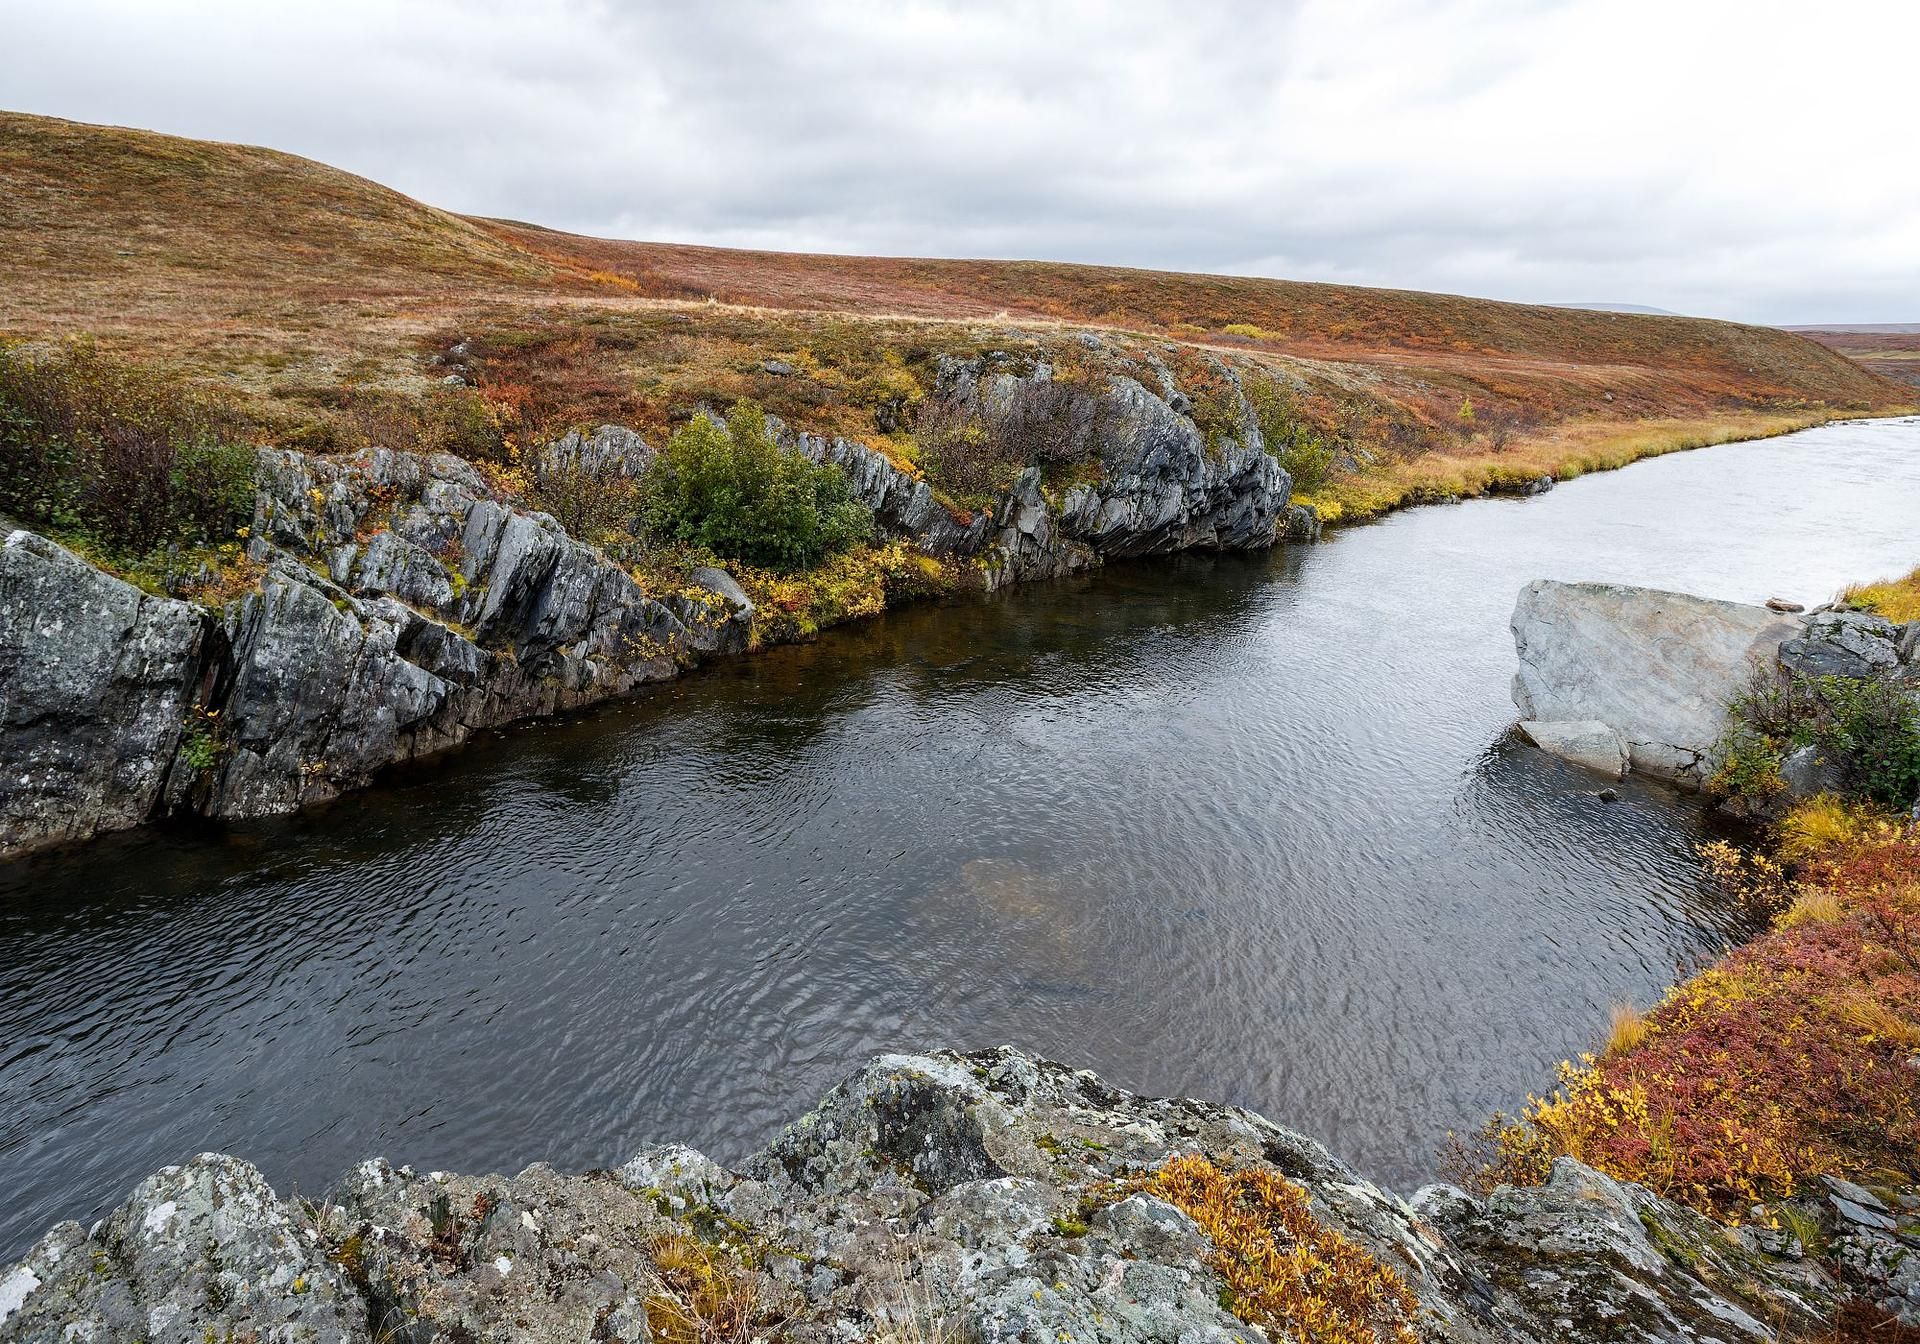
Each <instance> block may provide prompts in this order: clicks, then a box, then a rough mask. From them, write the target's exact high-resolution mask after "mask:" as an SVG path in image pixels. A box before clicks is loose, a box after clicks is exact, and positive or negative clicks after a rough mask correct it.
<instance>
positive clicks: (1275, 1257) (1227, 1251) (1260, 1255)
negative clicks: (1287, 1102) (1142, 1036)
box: [1139, 1153, 1419, 1344]
mask: <svg viewBox="0 0 1920 1344" xmlns="http://www.w3.org/2000/svg"><path fill="white" fill-rule="evenodd" d="M1139 1188H1141V1189H1143V1190H1145V1191H1147V1192H1148V1193H1149V1194H1153V1195H1157V1196H1159V1197H1160V1198H1161V1199H1164V1200H1166V1201H1167V1202H1168V1203H1169V1204H1172V1205H1174V1206H1175V1207H1177V1208H1179V1209H1180V1210H1181V1211H1183V1212H1184V1213H1185V1214H1186V1215H1187V1216H1188V1217H1190V1218H1192V1219H1193V1220H1194V1222H1196V1223H1198V1224H1199V1225H1200V1230H1201V1231H1203V1232H1205V1233H1206V1234H1207V1238H1208V1240H1210V1241H1211V1242H1212V1243H1213V1247H1214V1249H1213V1254H1212V1255H1211V1256H1209V1257H1208V1260H1207V1263H1208V1265H1209V1266H1211V1268H1212V1269H1213V1271H1214V1272H1215V1273H1217V1274H1218V1275H1219V1276H1220V1277H1221V1278H1222V1279H1223V1280H1225V1281H1226V1285H1227V1291H1228V1293H1229V1294H1230V1298H1229V1300H1228V1301H1226V1302H1225V1303H1224V1304H1223V1305H1225V1306H1226V1307H1227V1309H1228V1310H1230V1311H1232V1312H1233V1313H1234V1314H1235V1315H1236V1316H1238V1317H1240V1319H1242V1320H1244V1321H1246V1322H1247V1323H1249V1324H1251V1325H1257V1326H1259V1327H1261V1328H1262V1329H1264V1330H1267V1331H1269V1332H1276V1333H1277V1332H1285V1334H1286V1335H1287V1336H1288V1337H1297V1338H1299V1339H1302V1340H1306V1341H1309V1344H1414V1341H1415V1340H1417V1339H1418V1336H1417V1335H1416V1334H1415V1333H1414V1329H1413V1318H1414V1313H1415V1311H1416V1309H1417V1307H1418V1305H1419V1304H1418V1302H1417V1301H1416V1300H1415V1298H1414V1296H1413V1292H1412V1290H1410V1289H1409V1288H1408V1287H1407V1285H1406V1281H1405V1280H1403V1279H1402V1278H1401V1277H1400V1276H1399V1275H1398V1274H1396V1273H1394V1271H1393V1270H1391V1269H1389V1268H1387V1267H1386V1266H1385V1265H1382V1264H1381V1263H1380V1262H1379V1261H1377V1260H1375V1259H1374V1258H1373V1257H1372V1256H1371V1255H1369V1254H1368V1253H1367V1252H1366V1250H1365V1249H1364V1248H1362V1247H1361V1246H1360V1245H1359V1244H1358V1243H1356V1242H1354V1241H1352V1240H1350V1239H1349V1238H1347V1237H1345V1236H1343V1235H1341V1234H1340V1233H1339V1232H1336V1231H1334V1230H1333V1229H1332V1228H1330V1227H1327V1226H1326V1225H1325V1224H1323V1223H1321V1222H1320V1220H1319V1219H1317V1218H1315V1217H1314V1216H1313V1213H1312V1211H1311V1209H1310V1207H1309V1204H1308V1199H1307V1192H1306V1191H1305V1190H1303V1189H1301V1188H1300V1187H1299V1186H1297V1185H1295V1184H1294V1183H1293V1182H1291V1181H1289V1180H1287V1179H1285V1178H1284V1177H1282V1176H1280V1175H1278V1174H1276V1173H1274V1172H1271V1171H1264V1170H1258V1169H1256V1170H1251V1171H1236V1172H1227V1171H1222V1170H1221V1169H1220V1168H1219V1167H1216V1166H1215V1165H1214V1164H1213V1162H1212V1161H1211V1160H1209V1159H1208V1158H1206V1157H1203V1156H1201V1155H1200V1154H1198V1153H1194V1154H1187V1155H1183V1156H1180V1157H1175V1158H1171V1159H1169V1160H1168V1162H1167V1164H1166V1165H1165V1166H1163V1167H1161V1168H1160V1170H1159V1171H1157V1172H1155V1173H1154V1174H1153V1175H1152V1176H1150V1177H1148V1178H1146V1179H1145V1180H1144V1181H1142V1182H1141V1183H1140V1187H1139Z"/></svg>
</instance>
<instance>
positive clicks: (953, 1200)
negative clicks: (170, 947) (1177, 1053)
mask: <svg viewBox="0 0 1920 1344" xmlns="http://www.w3.org/2000/svg"><path fill="white" fill-rule="evenodd" d="M1193 1153H1198V1154H1204V1155H1206V1156H1208V1157H1209V1158H1210V1159H1211V1160H1213V1161H1214V1162H1215V1163H1217V1164H1218V1165H1219V1166H1221V1167H1223V1168H1232V1169H1245V1168H1254V1169H1258V1170H1263V1171H1266V1172H1269V1173H1272V1174H1274V1175H1276V1176H1279V1177H1282V1178H1284V1179H1285V1180H1287V1181H1289V1182H1291V1183H1293V1184H1294V1185H1296V1186H1297V1187H1298V1188H1299V1189H1300V1190H1301V1191H1302V1192H1304V1194H1305V1196H1306V1198H1307V1200H1308V1207H1309V1209H1310V1211H1311V1213H1312V1215H1313V1217H1314V1218H1315V1219H1316V1220H1317V1221H1318V1222H1319V1223H1320V1224H1321V1225H1322V1226H1323V1227H1325V1228H1327V1229H1330V1230H1332V1231H1334V1232H1337V1233H1338V1234H1339V1235H1340V1236H1342V1237H1344V1238H1346V1239H1348V1240H1349V1241H1350V1242H1351V1243H1353V1244H1354V1245H1356V1246H1357V1247H1359V1248H1360V1249H1361V1250H1363V1251H1364V1252H1365V1253H1366V1254H1368V1255H1370V1256H1371V1257H1372V1258H1373V1259H1374V1260H1375V1261H1376V1262H1378V1263H1379V1264H1380V1265H1383V1266H1385V1267H1386V1268H1388V1269H1390V1270H1391V1271H1392V1272H1393V1273H1394V1274H1396V1275H1397V1276H1398V1277H1399V1278H1400V1279H1401V1280H1402V1281H1403V1282H1404V1284H1405V1285H1406V1287H1407V1289H1408V1290H1409V1292H1410V1293H1411V1294H1412V1297H1413V1298H1414V1300H1415V1301H1416V1302H1417V1304H1418V1310H1417V1312H1416V1313H1415V1314H1414V1315H1413V1316H1412V1317H1411V1319H1409V1320H1406V1321H1405V1324H1406V1326H1407V1328H1408V1330H1409V1331H1410V1333H1411V1335H1412V1336H1413V1337H1417V1338H1419V1339H1423V1340H1435V1341H1463V1342H1465V1341H1474V1342H1480V1341H1495V1340H1500V1341H1509V1340H1511V1341H1541V1342H1542V1344H1545V1342H1546V1341H1552V1342H1553V1344H1587V1342H1588V1341H1594V1342H1595V1344H1597V1342H1598V1341H1602V1340H1606V1341H1620V1340H1631V1341H1647V1342H1648V1344H1652V1342H1653V1341H1670V1340H1681V1339H1686V1340H1695V1341H1722V1342H1724V1344H1733V1342H1734V1341H1742V1342H1745V1341H1760V1340H1767V1339H1771V1338H1773V1332H1774V1330H1776V1329H1780V1328H1787V1329H1799V1328H1805V1327H1807V1326H1810V1325H1811V1324H1812V1323H1814V1322H1815V1321H1817V1320H1819V1319H1820V1318H1821V1317H1822V1316H1823V1315H1824V1314H1825V1313H1827V1312H1828V1311H1830V1309H1831V1307H1832V1304H1833V1302H1834V1301H1835V1299H1836V1297H1838V1296H1839V1295H1840V1294H1841V1293H1842V1292H1843V1291H1844V1290H1843V1288H1842V1285H1841V1284H1839V1283H1838V1282H1837V1281H1836V1280H1835V1279H1834V1278H1832V1277H1831V1276H1830V1275H1829V1274H1828V1273H1827V1272H1826V1271H1824V1270H1822V1269H1820V1268H1817V1267H1816V1266H1814V1265H1813V1264H1812V1263H1811V1262H1809V1261H1805V1260H1799V1259H1794V1258H1789V1255H1788V1253H1787V1252H1788V1250H1790V1249H1797V1248H1779V1250H1780V1253H1777V1254H1776V1253H1775V1252H1774V1251H1772V1250H1769V1249H1767V1248H1766V1246H1764V1245H1761V1244H1760V1242H1759V1239H1757V1238H1752V1237H1747V1236H1743V1234H1741V1233H1738V1232H1731V1231H1728V1230H1727V1229H1725V1228H1721V1227H1719V1226H1717V1225H1715V1224H1713V1223H1710V1222H1708V1221H1707V1220H1706V1219H1704V1218H1701V1217H1700V1216H1698V1215H1696V1214H1694V1213H1692V1212H1690V1211H1688V1210H1686V1209H1683V1208H1680V1207H1678V1206H1676V1205H1673V1204H1671V1203H1669V1202H1667V1201H1666V1200H1663V1199H1661V1198H1659V1197H1658V1196H1656V1195H1654V1194H1652V1193H1651V1192H1649V1191H1646V1190H1644V1189H1641V1188H1639V1187H1636V1186H1632V1185H1626V1184H1623V1183H1620V1182H1616V1181H1612V1180H1609V1179H1608V1178H1606V1177H1604V1176H1602V1175H1600V1174H1599V1173H1597V1172H1594V1171H1592V1170H1590V1169H1588V1168H1586V1167H1582V1166H1580V1165H1579V1164H1578V1163H1574V1162H1571V1161H1567V1160H1563V1161H1561V1162H1560V1163H1559V1164H1558V1165H1557V1166H1556V1167H1555V1169H1554V1172H1553V1178H1552V1180H1551V1181H1550V1182H1549V1183H1548V1185H1546V1186H1545V1187H1543V1188H1541V1189H1505V1188H1503V1189H1502V1190H1500V1191H1498V1192H1496V1193H1495V1194H1494V1195H1493V1196H1492V1197H1491V1198H1489V1199H1486V1200H1478V1199H1474V1198H1472V1197H1470V1196H1467V1195H1465V1194H1463V1193H1461V1192H1460V1191H1458V1190H1454V1189H1452V1188H1450V1187H1429V1188H1428V1189H1426V1190H1424V1191H1422V1192H1420V1193H1419V1194H1418V1195H1416V1196H1415V1197H1414V1199H1413V1200H1412V1202H1411V1203H1409V1202H1406V1201H1403V1200H1401V1199H1399V1198H1398V1197H1396V1196H1394V1195H1393V1194H1391V1193H1390V1192H1388V1191H1385V1190H1382V1189H1380V1188H1379V1187H1377V1186H1375V1185H1373V1184H1371V1183H1370V1182H1368V1181H1367V1180H1365V1179H1364V1178H1363V1177H1361V1176H1359V1175H1358V1174H1357V1173H1355V1172H1354V1171H1353V1170H1352V1169H1351V1168H1349V1167H1347V1166H1346V1165H1345V1164H1343V1163H1342V1162H1340V1161H1339V1160H1338V1159H1337V1158H1335V1157H1333V1156H1332V1155H1331V1154H1330V1153H1328V1152H1327V1151H1326V1150H1325V1149H1324V1148H1322V1147H1321V1146H1320V1145H1319V1144H1317V1143H1315V1142H1314V1141H1313V1140H1311V1139H1309V1138H1306V1137H1305V1136H1303V1135H1300V1134H1297V1133H1294V1132H1292V1131H1290V1130H1287V1129H1284V1128H1282V1127H1280V1126H1278V1125H1275V1124H1273V1123H1271V1122H1270V1121H1268V1120H1266V1119H1264V1118H1262V1117H1260V1116H1258V1115H1255V1114H1254V1113H1252V1112H1250V1111H1245V1110H1241V1109H1239V1108H1236V1107H1230V1106H1221V1105H1214V1104H1211V1103H1206V1102H1200V1101H1193V1100H1157V1099H1152V1098H1145V1097H1139V1096H1134V1095H1131V1094H1129V1093H1126V1092H1124V1091H1121V1090H1120V1089H1117V1088H1114V1087H1112V1086H1110V1085H1109V1084H1107V1083H1105V1082H1104V1081H1102V1080H1101V1079H1100V1078H1098V1077H1097V1076H1095V1075H1094V1074H1091V1073H1088V1072H1085V1071H1083V1070H1082V1071H1076V1070H1072V1069H1068V1068H1065V1067H1062V1066H1060V1065H1057V1064H1053V1063H1049V1062H1047V1061H1045V1060H1041V1059H1036V1058H1034V1057H1033V1056H1031V1055H1027V1054H1024V1053H1021V1052H1019V1051H1014V1050H993V1051H983V1052H979V1053H975V1054H969V1055H956V1054H947V1053H938V1054H931V1055H891V1056H885V1057H882V1058H880V1059H877V1060H875V1061H874V1062H873V1063H871V1064H869V1065H868V1066H867V1067H865V1068H863V1069H861V1070H860V1071H859V1072H858V1073H856V1074H855V1075H854V1076H853V1077H851V1078H849V1079H848V1080H847V1081H846V1082H844V1083H842V1084H841V1085H840V1086H839V1087H837V1088H835V1089H834V1090H833V1092H832V1093H830V1094H829V1095H828V1096H827V1098H826V1099H825V1100H824V1101H823V1102H822V1103H821V1104H820V1105H819V1106H818V1107H817V1108H816V1109H815V1110H814V1111H813V1112H812V1113H811V1114H809V1115H807V1116H806V1117H805V1118H803V1119H801V1120H800V1121H798V1122H796V1123H795V1124H793V1125H791V1126H790V1127H789V1128H788V1129H787V1130H786V1131H785V1132H784V1133H782V1134H781V1135H780V1136H779V1137H778V1138H777V1139H775V1140H774V1141H773V1143H771V1144H770V1145H769V1146H768V1147H767V1148H766V1149H764V1150H763V1151H762V1152H760V1153H759V1154H757V1155H756V1156H754V1157H753V1158H751V1159H749V1160H748V1161H747V1162H745V1163H744V1164H742V1166H741V1167H740V1168H738V1169H737V1170H729V1169H727V1168H724V1167H722V1166H720V1165H718V1164H716V1163H714V1162H712V1161H710V1160H708V1159H707V1158H705V1157H703V1156H701V1155H700V1154H698V1153H696V1152H693V1151H692V1150H690V1149H687V1148H683V1147H677V1146H665V1147H656V1148H650V1149H647V1150H646V1151H644V1152H642V1153H640V1154H638V1155H637V1156H636V1157H634V1158H633V1159H632V1160H631V1161H629V1162H628V1163H626V1164H625V1165H624V1166H623V1167H621V1168H620V1169H619V1170H618V1171H611V1172H596V1173H589V1174H586V1175H580V1176H568V1175H562V1174H560V1173H558V1172H556V1171H554V1170H553V1169H551V1168H549V1167H546V1166H544V1165H535V1166H532V1167H529V1168H527V1169H526V1170H525V1171H522V1172H521V1173H520V1174H519V1175H517V1176H513V1177H501V1176H479V1177H469V1176H456V1175H449V1174H445V1173H419V1172H415V1171H412V1170H410V1169H407V1168H398V1169H396V1168H394V1167H392V1166H390V1165H388V1164H387V1163H385V1162H379V1161H374V1162H368V1163H365V1164H363V1165H361V1166H360V1167H358V1168H356V1169H355V1170H354V1171H353V1172H351V1173H350V1174H349V1175H348V1176H347V1177H346V1178H345V1179H344V1180H343V1181H342V1182H341V1183H340V1184H339V1185H338V1186H337V1187H336V1188H335V1190H334V1191H333V1193H332V1194H331V1195H330V1196H329V1197H328V1198H327V1199H326V1200H324V1201H321V1202H319V1203H306V1202H281V1201H277V1200H275V1199H274V1198H273V1197H272V1195H271V1192H269V1191H267V1189H266V1186H265V1183H264V1181H262V1180H261V1178H260V1176H259V1174H258V1173H257V1172H255V1171H253V1169H252V1168H250V1167H247V1166H246V1165H245V1164H244V1163H241V1162H238V1161H236V1160H234V1159H232V1158H226V1157H220V1156H218V1155H204V1156H202V1157H200V1158H196V1159H195V1160H194V1161H192V1162H189V1163H187V1164H185V1165H184V1166H181V1167H174V1168H168V1169H166V1170H165V1171H162V1172H161V1173H159V1174H158V1175H157V1176H155V1177H153V1178H152V1179H150V1180H149V1181H148V1182H146V1183H144V1184H143V1185H142V1186H141V1187H140V1189H139V1190H138V1191H136V1192H135V1195H134V1197H133V1199H132V1200H131V1201H130V1202H129V1203H128V1204H127V1205H126V1206H125V1207H123V1208H122V1209H121V1210H120V1211H118V1212H116V1213H115V1214H114V1215H112V1216H111V1217H110V1218H108V1219H107V1220H106V1221H105V1223H103V1224H102V1225H101V1226H100V1227H99V1228H97V1229H96V1230H95V1231H94V1232H93V1233H91V1234H88V1233H86V1232H83V1231H82V1230H81V1229H80V1228H79V1227H78V1226H77V1225H76V1224H70V1223H69V1224H64V1225H62V1226H60V1227H57V1228H55V1229H54V1230H53V1231H52V1232H50V1233H49V1234H48V1235H47V1236H46V1237H45V1238H44V1239H43V1240H42V1241H41V1242H40V1243H39V1244H38V1245H36V1246H35V1247H34V1248H33V1250H32V1251H31V1252H30V1253H29V1254H28V1256H27V1258H26V1259H25V1260H24V1261H22V1262H21V1263H20V1264H18V1265H15V1266H13V1267H11V1268H9V1269H7V1270H5V1271H0V1341H3V1342H4V1344H15V1342H16V1341H35V1344H38V1342H39V1341H53V1340H64V1339H69V1338H76V1339H89V1338H90V1339H108V1338H131V1337H135V1336H132V1335H127V1334H116V1333H115V1331H116V1330H122V1331H124V1330H127V1329H140V1330H144V1331H145V1334H144V1336H141V1337H145V1338H150V1339H152V1340H155V1341H167V1342H169V1344H172V1342H173V1341H178V1342H179V1344H186V1341H189V1340H191V1341H195V1344H198V1341H201V1340H203V1339H205V1338H215V1339H225V1338H229V1337H232V1338H246V1337H257V1338H260V1339H272V1340H289V1341H291V1340H300V1341H306V1340H313V1341H333V1340H340V1341H353V1342H354V1344H358V1342H359V1341H366V1340H372V1339H375V1338H379V1339H382V1340H386V1341H399V1342H403V1344H425V1342H426V1341H430V1340H447V1339H460V1340H469V1341H476V1342H485V1344H494V1342H496V1341H499V1342H504V1341H508V1340H513V1341H522V1340H532V1341H547V1340H554V1341H557V1340H584V1339H595V1340H626V1341H642V1340H648V1339H653V1338H660V1337H662V1335H663V1334H666V1335H667V1336H668V1337H674V1336H673V1331H674V1330H675V1329H682V1330H684V1331H685V1332H686V1333H687V1334H688V1335H689V1336H690V1337H702V1338H705V1337H710V1336H711V1337H716V1338H718V1337H726V1338H736V1337H738V1338H746V1337H748V1336H749V1335H753V1336H756V1337H758V1336H759V1335H761V1334H765V1333H769V1332H772V1331H774V1330H776V1329H777V1330H778V1332H779V1333H780V1335H781V1336H782V1337H783V1338H786V1339H790V1340H794V1341H800V1342H801V1344H809V1342H815V1341H817V1342H819V1344H825V1342H826V1341H840V1340H852V1339H872V1338H880V1337H895V1338H918V1339H932V1338H957V1337H966V1338H975V1339H979V1340H982V1341H993V1342H998V1341H1014V1340H1020V1341H1034V1342H1036V1344H1038V1342H1040V1341H1045V1344H1054V1342H1055V1341H1058V1340H1060V1339H1063V1338H1070V1339H1075V1340H1083V1341H1106V1342H1107V1344H1123V1342H1124V1344H1132V1342H1134V1341H1139V1342H1141V1344H1144V1342H1146V1341H1155V1342H1156V1344H1167V1342H1168V1341H1214V1342H1215V1344H1228V1342H1229V1341H1233V1340H1242V1341H1244V1340H1247V1339H1249V1338H1255V1337H1259V1336H1257V1335H1255V1334H1254V1333H1252V1332H1250V1331H1249V1326H1248V1322H1247V1321H1245V1320H1244V1319H1242V1318H1241V1317H1239V1316H1236V1315H1235V1314H1234V1310H1233V1308H1234V1306H1235V1303H1234V1300H1233V1298H1232V1296H1231V1295H1230V1294H1229V1293H1227V1292H1226V1290H1225V1285H1224V1284H1223V1282H1222V1280H1221V1279H1220V1277H1219V1276H1218V1274H1217V1273H1216V1271H1215V1270H1214V1268H1213V1258H1214V1256H1215V1255H1216V1254H1217V1253H1218V1250H1219V1248H1217V1247H1215V1246H1214V1245H1213V1244H1212V1243H1211V1242H1210V1241H1209V1239H1208V1237H1207V1234H1206V1233H1205V1232H1203V1231H1202V1230H1201V1228H1200V1226H1199V1225H1198V1224H1196V1223H1195V1222H1194V1220H1193V1219H1192V1218H1191V1217H1189V1216H1188V1215H1187V1214H1186V1213H1185V1212H1183V1211H1182V1210H1181V1209H1179V1208H1178V1207H1176V1206H1175V1205H1173V1204H1171V1203H1169V1202H1167V1201H1166V1200H1163V1199H1161V1198H1159V1197H1158V1196H1156V1195H1155V1194H1153V1193H1152V1192H1151V1191H1150V1190H1148V1189H1146V1188H1144V1187H1143V1183H1142V1181H1141V1179H1140V1178H1141V1177H1142V1176H1144V1175H1146V1174H1149V1173H1151V1172H1152V1171H1154V1170H1155V1169H1157V1168H1158V1167H1160V1166H1161V1165H1162V1164H1164V1163H1165V1162H1166V1161H1167V1160H1169V1159H1170V1158H1172V1157H1174V1156H1176V1155H1180V1154H1193ZM1875 1235H1880V1236H1887V1235H1890V1234H1885V1233H1876V1234H1875ZM1883 1279H1884V1280H1885V1281H1886V1282H1888V1283H1895V1284H1897V1285H1898V1287H1899V1289H1900V1291H1904V1289H1905V1282H1904V1280H1898V1279H1897V1278H1896V1277H1895V1276H1894V1275H1891V1274H1890V1275H1887V1276H1883ZM1888 1291H1889V1292H1891V1291H1892V1289H1889V1290H1888ZM1397 1311H1398V1309H1397V1308H1395V1309H1394V1310H1393V1312H1390V1313H1388V1315H1392V1314H1394V1313H1397ZM701 1320H704V1321H708V1322H713V1321H716V1320H720V1321H724V1322H729V1323H731V1329H732V1331H733V1333H727V1334H724V1335H722V1334H721V1333H719V1332H718V1330H717V1329H716V1328H713V1327H709V1334H701V1333H700V1326H699V1324H698V1322H699V1321H701ZM70 1328H71V1330H70ZM1377 1328H1378V1335H1377V1337H1379V1338H1383V1339H1387V1338H1394V1337H1396V1336H1395V1334H1394V1333H1393V1331H1394V1329H1395V1325H1394V1322H1393V1321H1392V1320H1390V1319H1387V1318H1386V1317H1384V1316H1383V1317H1382V1319H1381V1320H1380V1321H1378V1322H1377ZM69 1331H70V1332H69ZM248 1331H252V1332H254V1333H253V1335H252V1336H249V1335H248V1334H247V1332H248ZM89 1332H91V1333H89ZM1266 1337H1276V1336H1266Z"/></svg>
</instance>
